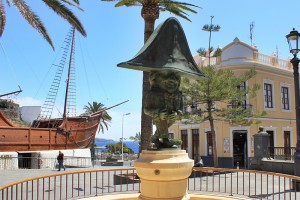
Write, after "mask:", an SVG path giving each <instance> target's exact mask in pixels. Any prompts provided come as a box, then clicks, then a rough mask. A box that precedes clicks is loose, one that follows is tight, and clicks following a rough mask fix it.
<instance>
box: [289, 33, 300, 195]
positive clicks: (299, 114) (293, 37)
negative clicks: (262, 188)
mask: <svg viewBox="0 0 300 200" xmlns="http://www.w3.org/2000/svg"><path fill="white" fill-rule="evenodd" d="M286 38H287V41H288V44H289V48H290V53H292V54H293V56H294V57H293V58H292V59H291V61H290V62H291V63H292V65H293V71H294V85H295V86H294V87H295V106H296V108H295V109H296V131H297V143H296V152H295V154H294V160H295V164H294V173H295V175H296V176H300V107H299V106H300V96H299V71H298V69H299V61H300V60H299V58H298V57H297V53H298V52H299V51H300V49H299V47H300V45H299V42H300V40H299V38H300V33H299V32H298V31H296V30H295V28H293V30H292V31H291V32H290V34H288V35H287V36H286ZM299 186H300V185H299V183H297V186H296V188H297V190H298V189H299V188H300V187H299Z"/></svg>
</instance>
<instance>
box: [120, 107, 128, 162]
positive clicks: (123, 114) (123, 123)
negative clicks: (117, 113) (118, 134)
mask: <svg viewBox="0 0 300 200" xmlns="http://www.w3.org/2000/svg"><path fill="white" fill-rule="evenodd" d="M125 115H130V113H126V114H123V116H122V161H123V160H124V155H123V154H124V136H123V129H124V125H123V124H124V116H125Z"/></svg>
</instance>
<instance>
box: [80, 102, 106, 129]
mask: <svg viewBox="0 0 300 200" xmlns="http://www.w3.org/2000/svg"><path fill="white" fill-rule="evenodd" d="M104 108H105V107H104V105H103V104H102V103H100V102H99V103H98V102H96V101H93V103H88V105H85V106H84V107H83V110H84V111H85V112H84V114H85V115H89V114H93V113H95V112H97V111H100V110H103V109H104ZM111 119H112V118H111V116H110V115H109V114H108V113H107V112H106V111H104V112H103V113H102V116H101V118H100V125H99V132H100V131H101V132H102V133H103V132H104V127H105V128H106V130H108V126H109V123H110V122H111Z"/></svg>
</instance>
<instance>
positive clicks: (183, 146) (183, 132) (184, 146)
mask: <svg viewBox="0 0 300 200" xmlns="http://www.w3.org/2000/svg"><path fill="white" fill-rule="evenodd" d="M181 141H182V144H181V149H183V150H188V139H187V130H181Z"/></svg>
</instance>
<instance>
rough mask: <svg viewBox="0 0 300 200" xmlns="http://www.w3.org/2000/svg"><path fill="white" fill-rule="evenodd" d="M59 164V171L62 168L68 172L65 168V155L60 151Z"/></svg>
mask: <svg viewBox="0 0 300 200" xmlns="http://www.w3.org/2000/svg"><path fill="white" fill-rule="evenodd" d="M57 162H58V171H60V170H61V168H64V170H65V171H66V167H65V166H64V154H63V153H62V152H61V151H59V153H58V156H57Z"/></svg>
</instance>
